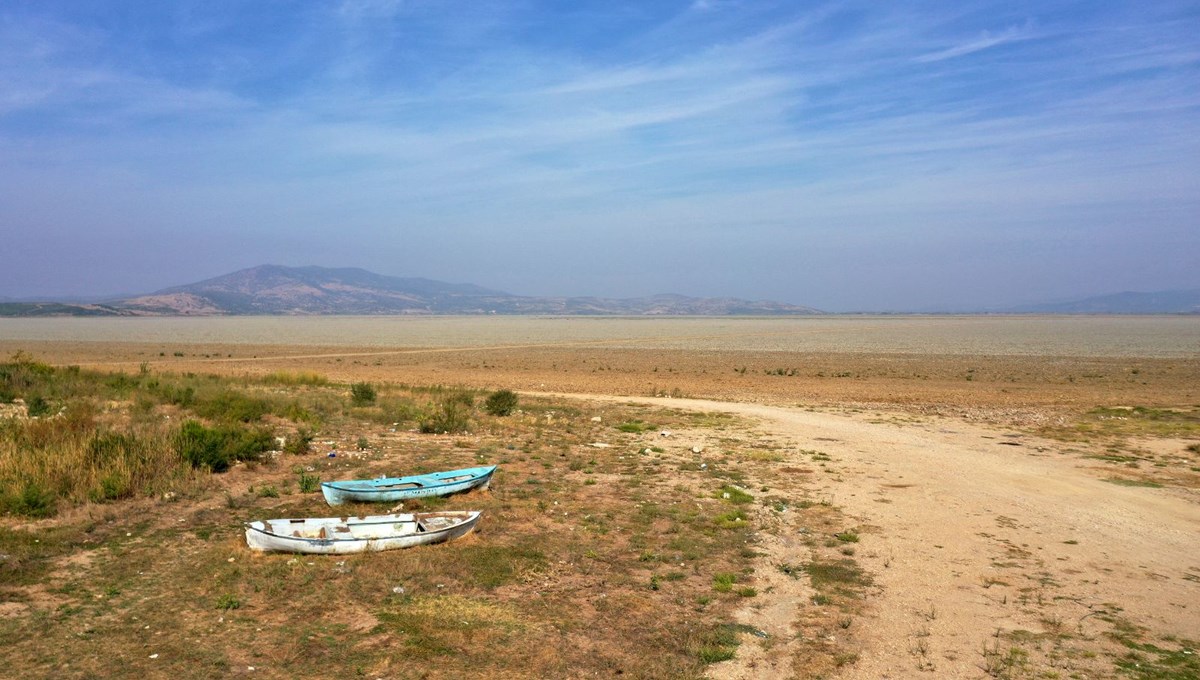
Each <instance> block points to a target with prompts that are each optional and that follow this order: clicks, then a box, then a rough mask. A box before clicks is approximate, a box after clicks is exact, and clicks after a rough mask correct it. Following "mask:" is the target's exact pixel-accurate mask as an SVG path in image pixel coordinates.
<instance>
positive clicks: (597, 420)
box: [592, 416, 604, 423]
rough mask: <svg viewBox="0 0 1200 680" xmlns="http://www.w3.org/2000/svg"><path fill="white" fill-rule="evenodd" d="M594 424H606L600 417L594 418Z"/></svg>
mask: <svg viewBox="0 0 1200 680" xmlns="http://www.w3.org/2000/svg"><path fill="white" fill-rule="evenodd" d="M592 422H593V423H602V422H604V419H603V418H601V417H600V416H592Z"/></svg>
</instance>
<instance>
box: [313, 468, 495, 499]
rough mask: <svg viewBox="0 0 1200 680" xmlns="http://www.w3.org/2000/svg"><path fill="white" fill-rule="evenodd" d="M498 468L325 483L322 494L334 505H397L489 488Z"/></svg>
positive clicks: (466, 469)
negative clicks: (397, 503) (413, 499)
mask: <svg viewBox="0 0 1200 680" xmlns="http://www.w3.org/2000/svg"><path fill="white" fill-rule="evenodd" d="M495 471H496V466H495V465H492V466H489V467H477V468H463V469H461V470H448V471H446V472H434V473H432V474H428V475H412V476H409V477H383V478H380V479H355V480H347V481H340V482H322V484H321V493H322V494H323V495H324V496H325V502H326V503H328V504H330V505H341V504H343V503H349V502H359V503H363V502H366V503H396V502H399V501H403V500H406V499H409V498H427V497H429V496H449V495H450V494H455V493H462V492H464V491H470V490H471V489H486V488H488V485H489V484H491V481H492V474H493V473H494V472H495Z"/></svg>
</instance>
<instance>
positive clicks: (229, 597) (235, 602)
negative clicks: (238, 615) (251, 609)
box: [217, 593, 242, 611]
mask: <svg viewBox="0 0 1200 680" xmlns="http://www.w3.org/2000/svg"><path fill="white" fill-rule="evenodd" d="M241 606H242V601H241V600H239V599H238V598H237V596H236V595H234V594H232V593H225V594H224V595H222V596H221V597H219V598H217V609H221V610H224V611H232V610H234V609H239V608H241Z"/></svg>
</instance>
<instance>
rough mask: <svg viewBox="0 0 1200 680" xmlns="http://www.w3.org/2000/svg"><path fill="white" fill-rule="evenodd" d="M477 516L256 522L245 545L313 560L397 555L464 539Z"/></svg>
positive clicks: (474, 513)
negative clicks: (318, 557) (366, 554)
mask: <svg viewBox="0 0 1200 680" xmlns="http://www.w3.org/2000/svg"><path fill="white" fill-rule="evenodd" d="M479 517H480V513H479V512H478V511H474V510H472V511H459V512H426V513H415V514H413V513H409V514H393V515H368V516H364V517H326V518H307V519H272V520H260V521H255V522H247V523H246V544H247V545H248V546H249V547H250V549H251V550H260V551H271V552H293V553H306V554H316V555H344V554H350V553H361V552H376V551H380V550H397V549H400V548H411V547H413V546H417V545H427V544H430V543H442V542H445V541H452V540H454V539H456V538H460V537H462V536H465V535H467V534H469V533H471V531H472V530H474V529H475V525H476V523H478V522H479Z"/></svg>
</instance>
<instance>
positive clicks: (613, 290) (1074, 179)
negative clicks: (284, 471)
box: [0, 0, 1200, 312]
mask: <svg viewBox="0 0 1200 680" xmlns="http://www.w3.org/2000/svg"><path fill="white" fill-rule="evenodd" d="M1197 26H1200V6H1198V5H1196V4H1195V3H1192V2H1171V1H1169V0H1168V1H1164V2H1158V3H1152V4H1150V5H1137V6H1125V5H1121V4H1110V3H1086V2H1068V1H1062V0H1057V1H1052V2H1042V3H1032V2H1017V3H1012V2H1003V3H1002V2H989V1H979V0H968V1H967V2H964V3H958V4H955V5H953V6H946V5H945V4H944V3H927V2H926V3H916V4H911V3H910V4H906V5H904V6H888V5H880V4H878V3H864V2H852V1H834V2H820V3H812V4H806V6H804V7H798V6H796V3H786V2H780V3H771V2H763V3H741V2H736V1H733V0H729V1H723V0H695V1H691V2H687V1H685V2H677V3H632V4H629V5H617V4H613V3H591V2H580V3H571V4H569V5H567V6H562V5H557V4H556V5H550V4H546V3H538V2H527V3H515V2H480V3H472V4H471V5H469V6H460V5H452V4H439V3H415V2H405V1H402V0H343V1H340V2H313V3H301V4H290V3H274V2H267V3H253V4H242V3H227V2H215V3H213V2H205V3H200V2H192V1H184V2H178V3H152V4H147V5H143V4H138V5H136V6H130V5H127V4H124V3H117V2H112V1H111V0H100V1H98V2H90V3H29V4H21V5H11V4H10V5H9V6H6V7H4V8H2V9H0V83H2V84H3V89H2V90H0V230H2V231H0V236H2V237H3V239H4V253H5V255H4V257H3V263H4V266H3V267H0V297H7V298H18V299H26V298H38V297H40V298H76V297H88V298H96V297H105V296H115V295H122V294H138V293H147V292H151V291H154V290H158V289H162V288H166V287H170V286H176V285H183V284H188V283H193V282H196V281H200V280H203V279H207V278H212V277H216V276H221V275H224V274H227V273H230V272H233V271H235V270H238V269H243V268H246V267H252V266H256V265H260V264H268V263H271V264H283V265H288V266H304V265H319V266H326V267H361V268H364V269H367V270H370V271H373V272H377V273H380V274H385V275H390V276H399V277H423V278H429V279H435V280H440V281H447V282H455V283H472V284H476V285H479V286H483V287H486V288H492V289H498V290H503V291H507V292H510V293H513V294H517V295H527V296H595V297H611V298H629V297H642V296H647V295H654V294H659V293H678V294H683V295H689V296H694V297H739V298H745V299H752V300H773V301H778V302H786V303H792V304H797V305H806V306H811V307H815V308H818V309H822V310H827V311H833V312H850V311H880V312H886V311H917V310H939V309H941V310H966V309H989V308H993V309H994V308H1005V307H1010V306H1016V305H1021V304H1030V303H1040V302H1049V301H1064V300H1073V299H1080V298H1086V297H1092V296H1098V295H1105V294H1111V293H1118V292H1122V291H1142V292H1152V291H1167V290H1190V289H1197V288H1200V267H1197V266H1196V262H1198V261H1200V31H1197V30H1196V27H1197Z"/></svg>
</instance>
